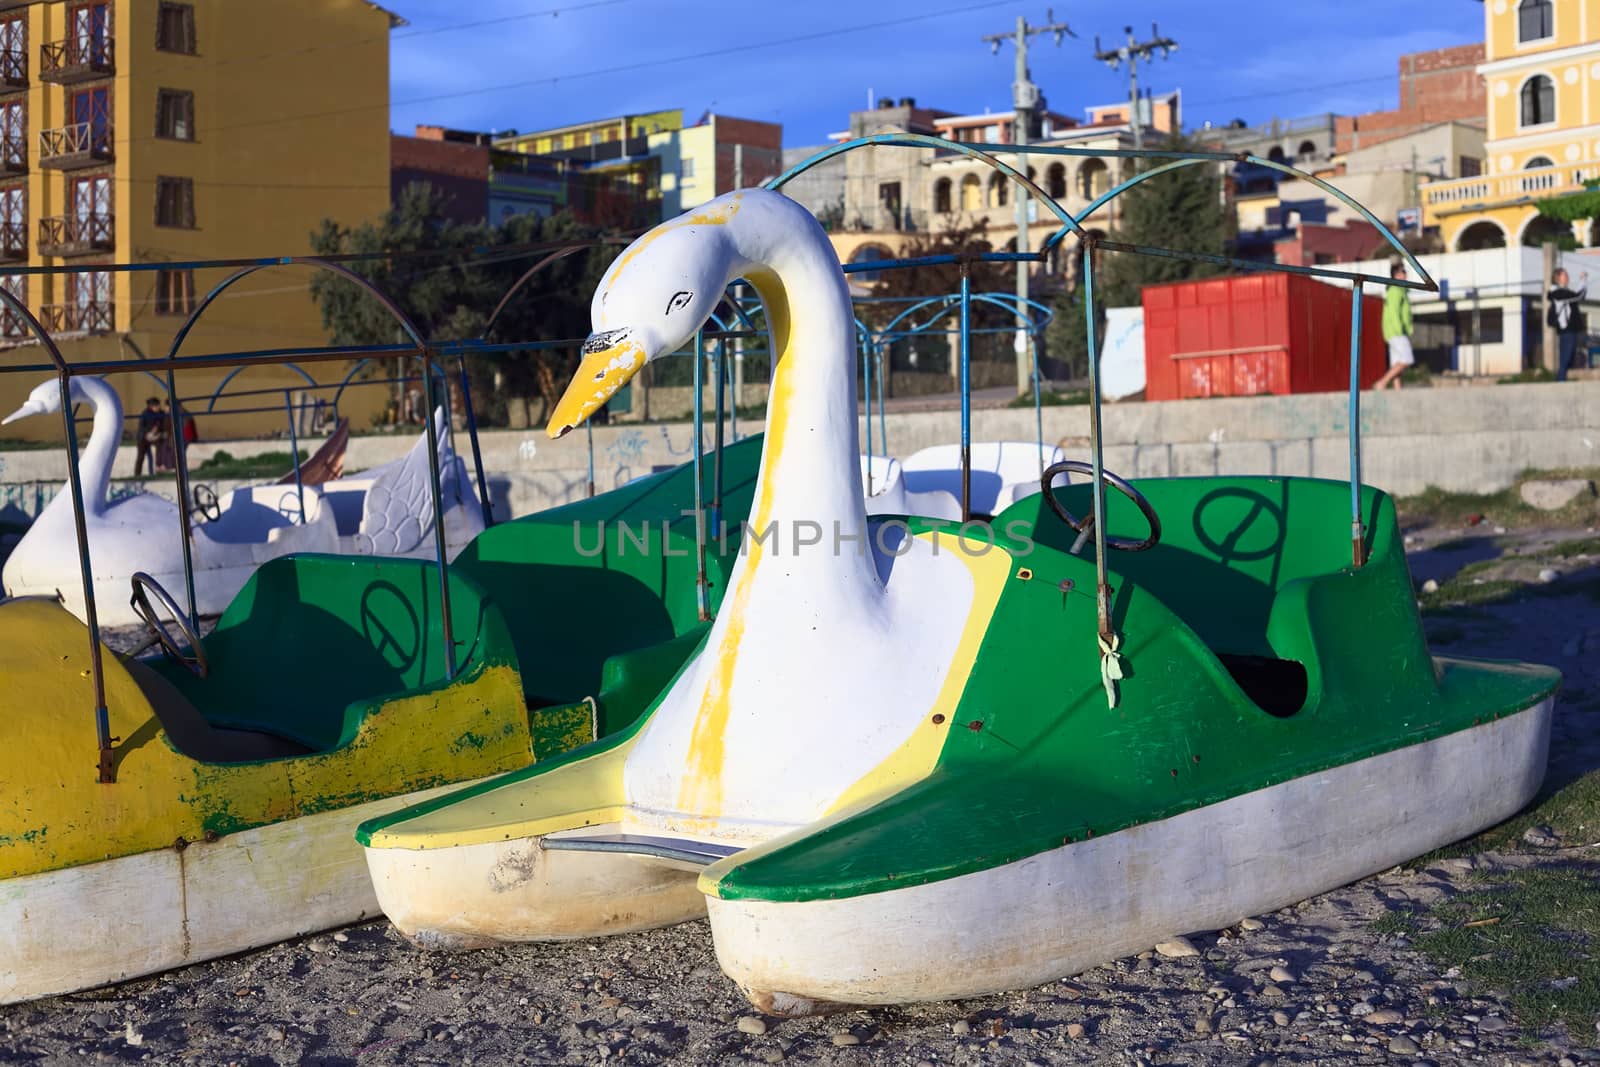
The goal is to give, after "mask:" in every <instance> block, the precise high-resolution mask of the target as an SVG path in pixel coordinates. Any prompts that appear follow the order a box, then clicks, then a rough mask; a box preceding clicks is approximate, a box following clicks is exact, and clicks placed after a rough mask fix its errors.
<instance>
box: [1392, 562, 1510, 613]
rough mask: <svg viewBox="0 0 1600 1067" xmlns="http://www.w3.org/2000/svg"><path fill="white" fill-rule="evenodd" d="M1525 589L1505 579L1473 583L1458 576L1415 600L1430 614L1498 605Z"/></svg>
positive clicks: (1463, 569) (1469, 578)
mask: <svg viewBox="0 0 1600 1067" xmlns="http://www.w3.org/2000/svg"><path fill="white" fill-rule="evenodd" d="M1465 572H1466V568H1462V574H1465ZM1527 588H1528V586H1526V585H1524V584H1523V583H1522V582H1514V581H1511V580H1509V579H1506V578H1488V579H1485V580H1483V581H1481V582H1475V581H1473V580H1472V579H1471V577H1467V578H1465V579H1463V577H1462V575H1461V574H1458V575H1456V576H1455V577H1454V578H1451V579H1450V580H1449V581H1448V582H1445V583H1444V584H1442V585H1440V586H1439V588H1438V589H1436V590H1434V591H1433V592H1431V593H1422V594H1420V595H1419V596H1418V597H1417V599H1418V600H1420V601H1422V610H1423V611H1425V612H1430V611H1438V610H1439V609H1441V608H1467V607H1472V606H1474V605H1476V604H1494V603H1499V602H1500V601H1502V600H1509V599H1511V598H1512V597H1514V596H1516V595H1517V594H1519V593H1521V592H1523V591H1524V590H1526V589H1527Z"/></svg>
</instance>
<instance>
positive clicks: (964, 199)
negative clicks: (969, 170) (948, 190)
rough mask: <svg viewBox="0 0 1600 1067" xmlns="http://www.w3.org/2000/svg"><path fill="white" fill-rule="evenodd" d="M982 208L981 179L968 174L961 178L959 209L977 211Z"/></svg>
mask: <svg viewBox="0 0 1600 1067" xmlns="http://www.w3.org/2000/svg"><path fill="white" fill-rule="evenodd" d="M982 208H983V179H982V178H980V177H978V176H977V175H976V174H969V175H967V176H966V177H965V178H962V179H961V210H962V211H978V210H981V209H982Z"/></svg>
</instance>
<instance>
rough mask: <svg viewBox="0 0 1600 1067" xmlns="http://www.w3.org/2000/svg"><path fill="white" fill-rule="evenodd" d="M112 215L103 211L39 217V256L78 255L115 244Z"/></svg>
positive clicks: (100, 250) (98, 250)
mask: <svg viewBox="0 0 1600 1067" xmlns="http://www.w3.org/2000/svg"><path fill="white" fill-rule="evenodd" d="M114 223H115V219H114V218H113V217H112V216H111V215H109V214H107V215H50V216H47V217H46V218H42V219H40V220H39V254H40V255H41V256H81V255H85V254H87V253H89V252H107V251H110V250H111V249H112V248H114V247H116V232H117V231H116V226H115V224H114Z"/></svg>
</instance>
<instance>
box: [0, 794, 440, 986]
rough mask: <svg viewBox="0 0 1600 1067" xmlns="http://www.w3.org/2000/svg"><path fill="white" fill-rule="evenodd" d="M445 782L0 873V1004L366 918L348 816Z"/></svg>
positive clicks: (372, 904)
mask: <svg viewBox="0 0 1600 1067" xmlns="http://www.w3.org/2000/svg"><path fill="white" fill-rule="evenodd" d="M462 784H465V783H462ZM454 788H458V786H445V787H441V788H439V789H432V790H426V791H423V792H418V793H411V794H407V795H403V796H398V797H390V798H387V799H384V800H378V801H372V802H370V803H367V804H360V805H357V806H354V807H349V808H342V809H340V810H338V811H330V812H323V813H321V814H318V815H307V816H304V817H302V818H298V819H289V820H286V821H284V822H279V823H273V824H272V825H270V826H263V827H260V828H258V829H254V830H245V831H241V832H239V833H235V834H229V835H227V836H226V837H223V838H220V839H219V840H217V841H212V842H206V841H200V842H195V843H193V844H190V845H188V846H187V847H185V848H183V849H181V850H180V849H177V848H165V849H161V850H160V851H157V852H143V853H139V854H137V855H133V856H125V857H121V858H119V859H112V860H103V861H101V862H99V863H88V864H83V865H81V866H77V867H68V868H64V869H62V870H57V871H46V872H43V873H41V874H33V875H24V876H22V877H19V878H11V879H7V880H5V881H0V1004H11V1003H17V1002H20V1001H26V1000H34V999H37V998H39V997H47V996H52V995H55V994H58V993H69V992H73V991H75V990H80V989H91V988H93V987H95V986H101V985H106V984H108V983H111V982H119V981H123V980H126V979H129V978H137V977H139V976H141V975H147V974H154V973H156V972H158V971H165V970H170V969H171V968H174V967H182V966H185V965H187V964H191V963H198V962H200V961H202V960H208V959H215V958H216V957H218V956H226V955H229V954H231V953H234V952H241V951H243V950H245V949H250V948H257V947H259V946H262V945H270V944H274V943H276V942H279V941H284V940H287V939H288V938H292V937H298V936H300V935H302V934H308V933H313V932H315V931H318V930H327V929H330V928H332V927H336V926H344V925H347V924H349V923H353V922H357V921H359V920H361V919H365V918H369V917H372V916H375V915H377V914H378V902H377V898H376V897H375V896H374V894H373V890H372V883H371V880H370V879H369V878H368V877H367V871H366V861H365V860H364V859H363V858H362V854H361V853H362V848H361V846H360V845H358V844H356V841H355V836H354V835H355V828H356V826H357V824H359V823H360V822H362V821H363V820H365V819H370V818H374V817H376V816H378V815H383V814H387V813H388V812H391V811H394V810H396V809H398V808H400V807H402V806H404V805H406V804H414V803H417V802H419V801H422V800H426V799H428V798H429V797H432V796H436V795H438V794H439V793H442V792H446V791H448V790H450V789H454Z"/></svg>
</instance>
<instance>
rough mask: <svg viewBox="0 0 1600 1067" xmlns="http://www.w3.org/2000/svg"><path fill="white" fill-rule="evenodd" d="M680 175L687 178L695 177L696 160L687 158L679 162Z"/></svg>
mask: <svg viewBox="0 0 1600 1067" xmlns="http://www.w3.org/2000/svg"><path fill="white" fill-rule="evenodd" d="M678 177H680V178H686V179H687V178H693V177H694V160H692V159H685V160H682V161H681V162H680V163H679V164H678Z"/></svg>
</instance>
